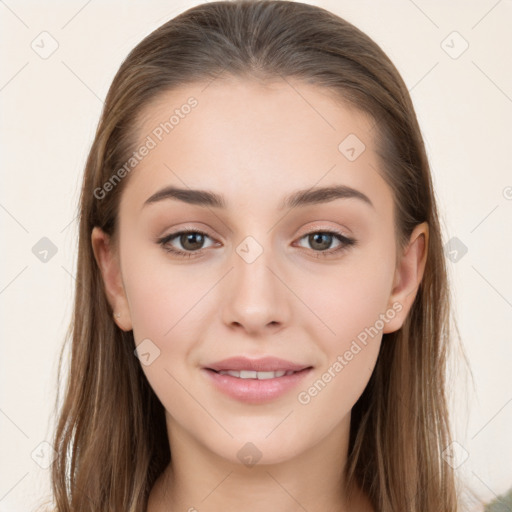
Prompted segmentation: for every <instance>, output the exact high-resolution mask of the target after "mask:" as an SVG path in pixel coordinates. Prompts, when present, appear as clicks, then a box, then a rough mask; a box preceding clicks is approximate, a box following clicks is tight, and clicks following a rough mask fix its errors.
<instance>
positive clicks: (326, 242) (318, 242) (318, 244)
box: [300, 231, 356, 258]
mask: <svg viewBox="0 0 512 512" xmlns="http://www.w3.org/2000/svg"><path fill="white" fill-rule="evenodd" d="M304 239H306V242H307V243H308V244H309V245H310V247H311V248H312V249H313V251H314V252H316V253H318V254H317V255H315V256H316V257H317V258H318V257H323V256H330V255H332V254H334V253H339V252H341V251H344V250H346V249H348V248H349V247H350V246H352V245H355V244H356V240H355V239H354V238H349V237H346V236H345V235H342V234H341V233H338V232H337V231H312V232H311V233H308V234H307V235H304V236H303V237H301V238H300V240H304ZM333 241H337V242H338V245H337V246H336V247H335V248H334V249H331V248H330V247H331V246H332V243H333ZM301 247H303V246H301Z"/></svg>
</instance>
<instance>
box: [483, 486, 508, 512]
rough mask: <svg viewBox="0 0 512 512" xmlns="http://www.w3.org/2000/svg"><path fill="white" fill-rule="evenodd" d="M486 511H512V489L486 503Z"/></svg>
mask: <svg viewBox="0 0 512 512" xmlns="http://www.w3.org/2000/svg"><path fill="white" fill-rule="evenodd" d="M485 512H512V489H510V490H509V491H508V492H507V493H506V494H502V495H501V496H498V497H497V498H496V499H495V500H493V501H492V502H491V503H489V504H488V505H486V506H485Z"/></svg>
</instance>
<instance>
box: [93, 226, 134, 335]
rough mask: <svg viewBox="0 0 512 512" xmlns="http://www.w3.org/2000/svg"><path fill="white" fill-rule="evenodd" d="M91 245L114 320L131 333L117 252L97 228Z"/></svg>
mask: <svg viewBox="0 0 512 512" xmlns="http://www.w3.org/2000/svg"><path fill="white" fill-rule="evenodd" d="M91 244H92V248H93V252H94V257H95V259H96V263H97V264H98V267H99V269H100V272H101V275H102V278H103V285H104V289H105V294H106V297H107V300H108V302H109V304H110V306H111V307H112V310H113V312H114V315H113V320H114V321H115V322H116V324H117V325H118V327H119V328H120V329H122V330H123V331H129V330H131V329H132V323H131V317H130V310H129V307H128V300H127V298H126V293H125V290H124V286H123V281H122V276H121V269H120V265H119V258H118V255H117V251H116V250H115V248H114V247H113V245H112V243H111V240H110V237H109V236H108V235H107V234H106V233H105V232H104V231H103V230H102V229H101V228H99V227H97V226H96V227H94V228H93V230H92V233H91Z"/></svg>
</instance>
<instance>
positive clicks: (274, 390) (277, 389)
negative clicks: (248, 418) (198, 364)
mask: <svg viewBox="0 0 512 512" xmlns="http://www.w3.org/2000/svg"><path fill="white" fill-rule="evenodd" d="M311 370H312V368H306V369H304V370H301V371H300V372H295V373H292V374H291V375H283V376H282V377H274V378H273V379H265V380H259V379H240V378H238V377H233V376H231V375H221V374H220V373H217V372H214V371H213V370H208V369H206V368H203V369H202V371H203V372H205V373H206V374H207V376H208V378H210V379H211V380H212V382H213V384H214V385H215V386H216V388H217V389H218V390H220V391H222V392H223V393H225V394H226V395H228V396H230V397H231V398H234V399H236V400H239V401H240V402H245V403H250V404H260V403H263V402H269V401H271V400H274V399H276V398H278V397H280V396H282V395H284V394H285V393H286V392H288V391H290V390H291V389H293V388H294V387H295V386H297V385H298V384H299V383H300V382H301V381H302V380H303V379H304V378H305V377H306V375H309V373H310V372H311Z"/></svg>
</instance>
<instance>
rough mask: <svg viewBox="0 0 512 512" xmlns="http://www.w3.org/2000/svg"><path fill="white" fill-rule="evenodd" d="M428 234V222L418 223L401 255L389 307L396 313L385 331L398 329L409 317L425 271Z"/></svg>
mask: <svg viewBox="0 0 512 512" xmlns="http://www.w3.org/2000/svg"><path fill="white" fill-rule="evenodd" d="M428 236H429V230H428V223H427V222H423V223H421V224H418V225H417V226H416V227H415V228H414V230H413V232H412V233H411V236H410V239H409V243H408V245H407V247H406V248H405V249H404V251H403V253H402V254H401V255H400V256H399V260H398V264H397V267H396V270H395V276H394V280H393V289H392V291H391V295H390V297H389V302H388V308H389V309H393V310H394V311H395V312H396V315H395V316H394V317H393V319H392V320H390V321H389V322H387V324H386V325H385V327H384V329H383V331H382V332H383V333H388V332H394V331H398V329H400V328H401V327H402V325H403V323H404V321H405V319H406V318H407V315H408V313H409V311H410V309H411V307H412V304H413V302H414V299H415V298H416V293H417V291H418V288H419V286H420V283H421V280H422V278H423V273H424V271H425V264H426V262H427V253H428Z"/></svg>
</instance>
